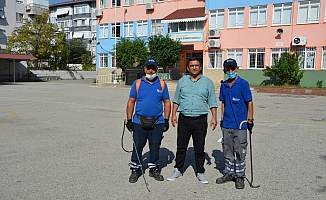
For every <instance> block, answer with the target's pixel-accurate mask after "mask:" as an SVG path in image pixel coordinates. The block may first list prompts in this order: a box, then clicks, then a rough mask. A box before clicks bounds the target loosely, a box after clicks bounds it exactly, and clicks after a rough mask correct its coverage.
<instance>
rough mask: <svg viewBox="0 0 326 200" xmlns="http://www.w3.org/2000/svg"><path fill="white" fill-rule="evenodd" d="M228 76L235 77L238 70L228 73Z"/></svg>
mask: <svg viewBox="0 0 326 200" xmlns="http://www.w3.org/2000/svg"><path fill="white" fill-rule="evenodd" d="M226 76H227V77H229V79H234V78H235V77H236V76H237V72H230V73H226Z"/></svg>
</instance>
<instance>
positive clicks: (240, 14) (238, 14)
mask: <svg viewBox="0 0 326 200" xmlns="http://www.w3.org/2000/svg"><path fill="white" fill-rule="evenodd" d="M230 14H235V25H234V26H233V25H231V24H230V23H231V20H230ZM241 21H242V22H241ZM242 27H244V7H241V8H229V13H228V28H242Z"/></svg>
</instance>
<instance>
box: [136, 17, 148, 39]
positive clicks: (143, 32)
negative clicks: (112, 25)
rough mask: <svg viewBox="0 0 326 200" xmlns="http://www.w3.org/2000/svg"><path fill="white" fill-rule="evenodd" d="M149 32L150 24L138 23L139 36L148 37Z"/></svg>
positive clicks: (145, 22)
mask: <svg viewBox="0 0 326 200" xmlns="http://www.w3.org/2000/svg"><path fill="white" fill-rule="evenodd" d="M147 32H148V22H147V21H145V20H144V21H137V36H147Z"/></svg>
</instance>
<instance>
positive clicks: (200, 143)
mask: <svg viewBox="0 0 326 200" xmlns="http://www.w3.org/2000/svg"><path fill="white" fill-rule="evenodd" d="M207 127H208V124H207V115H201V116H200V117H197V118H191V117H186V116H184V115H183V114H181V113H180V114H179V119H178V128H177V130H178V134H177V135H178V136H177V154H176V158H175V166H174V167H175V168H178V170H179V171H180V172H182V173H183V165H184V162H185V159H186V152H187V148H188V144H189V140H190V137H192V140H193V146H194V150H195V161H196V170H195V171H196V173H204V172H205V168H204V163H205V138H206V134H207Z"/></svg>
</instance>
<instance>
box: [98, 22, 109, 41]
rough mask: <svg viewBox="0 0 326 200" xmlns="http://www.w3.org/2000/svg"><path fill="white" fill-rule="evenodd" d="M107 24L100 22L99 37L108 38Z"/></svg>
mask: <svg viewBox="0 0 326 200" xmlns="http://www.w3.org/2000/svg"><path fill="white" fill-rule="evenodd" d="M108 35H109V34H108V24H100V38H108Z"/></svg>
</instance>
